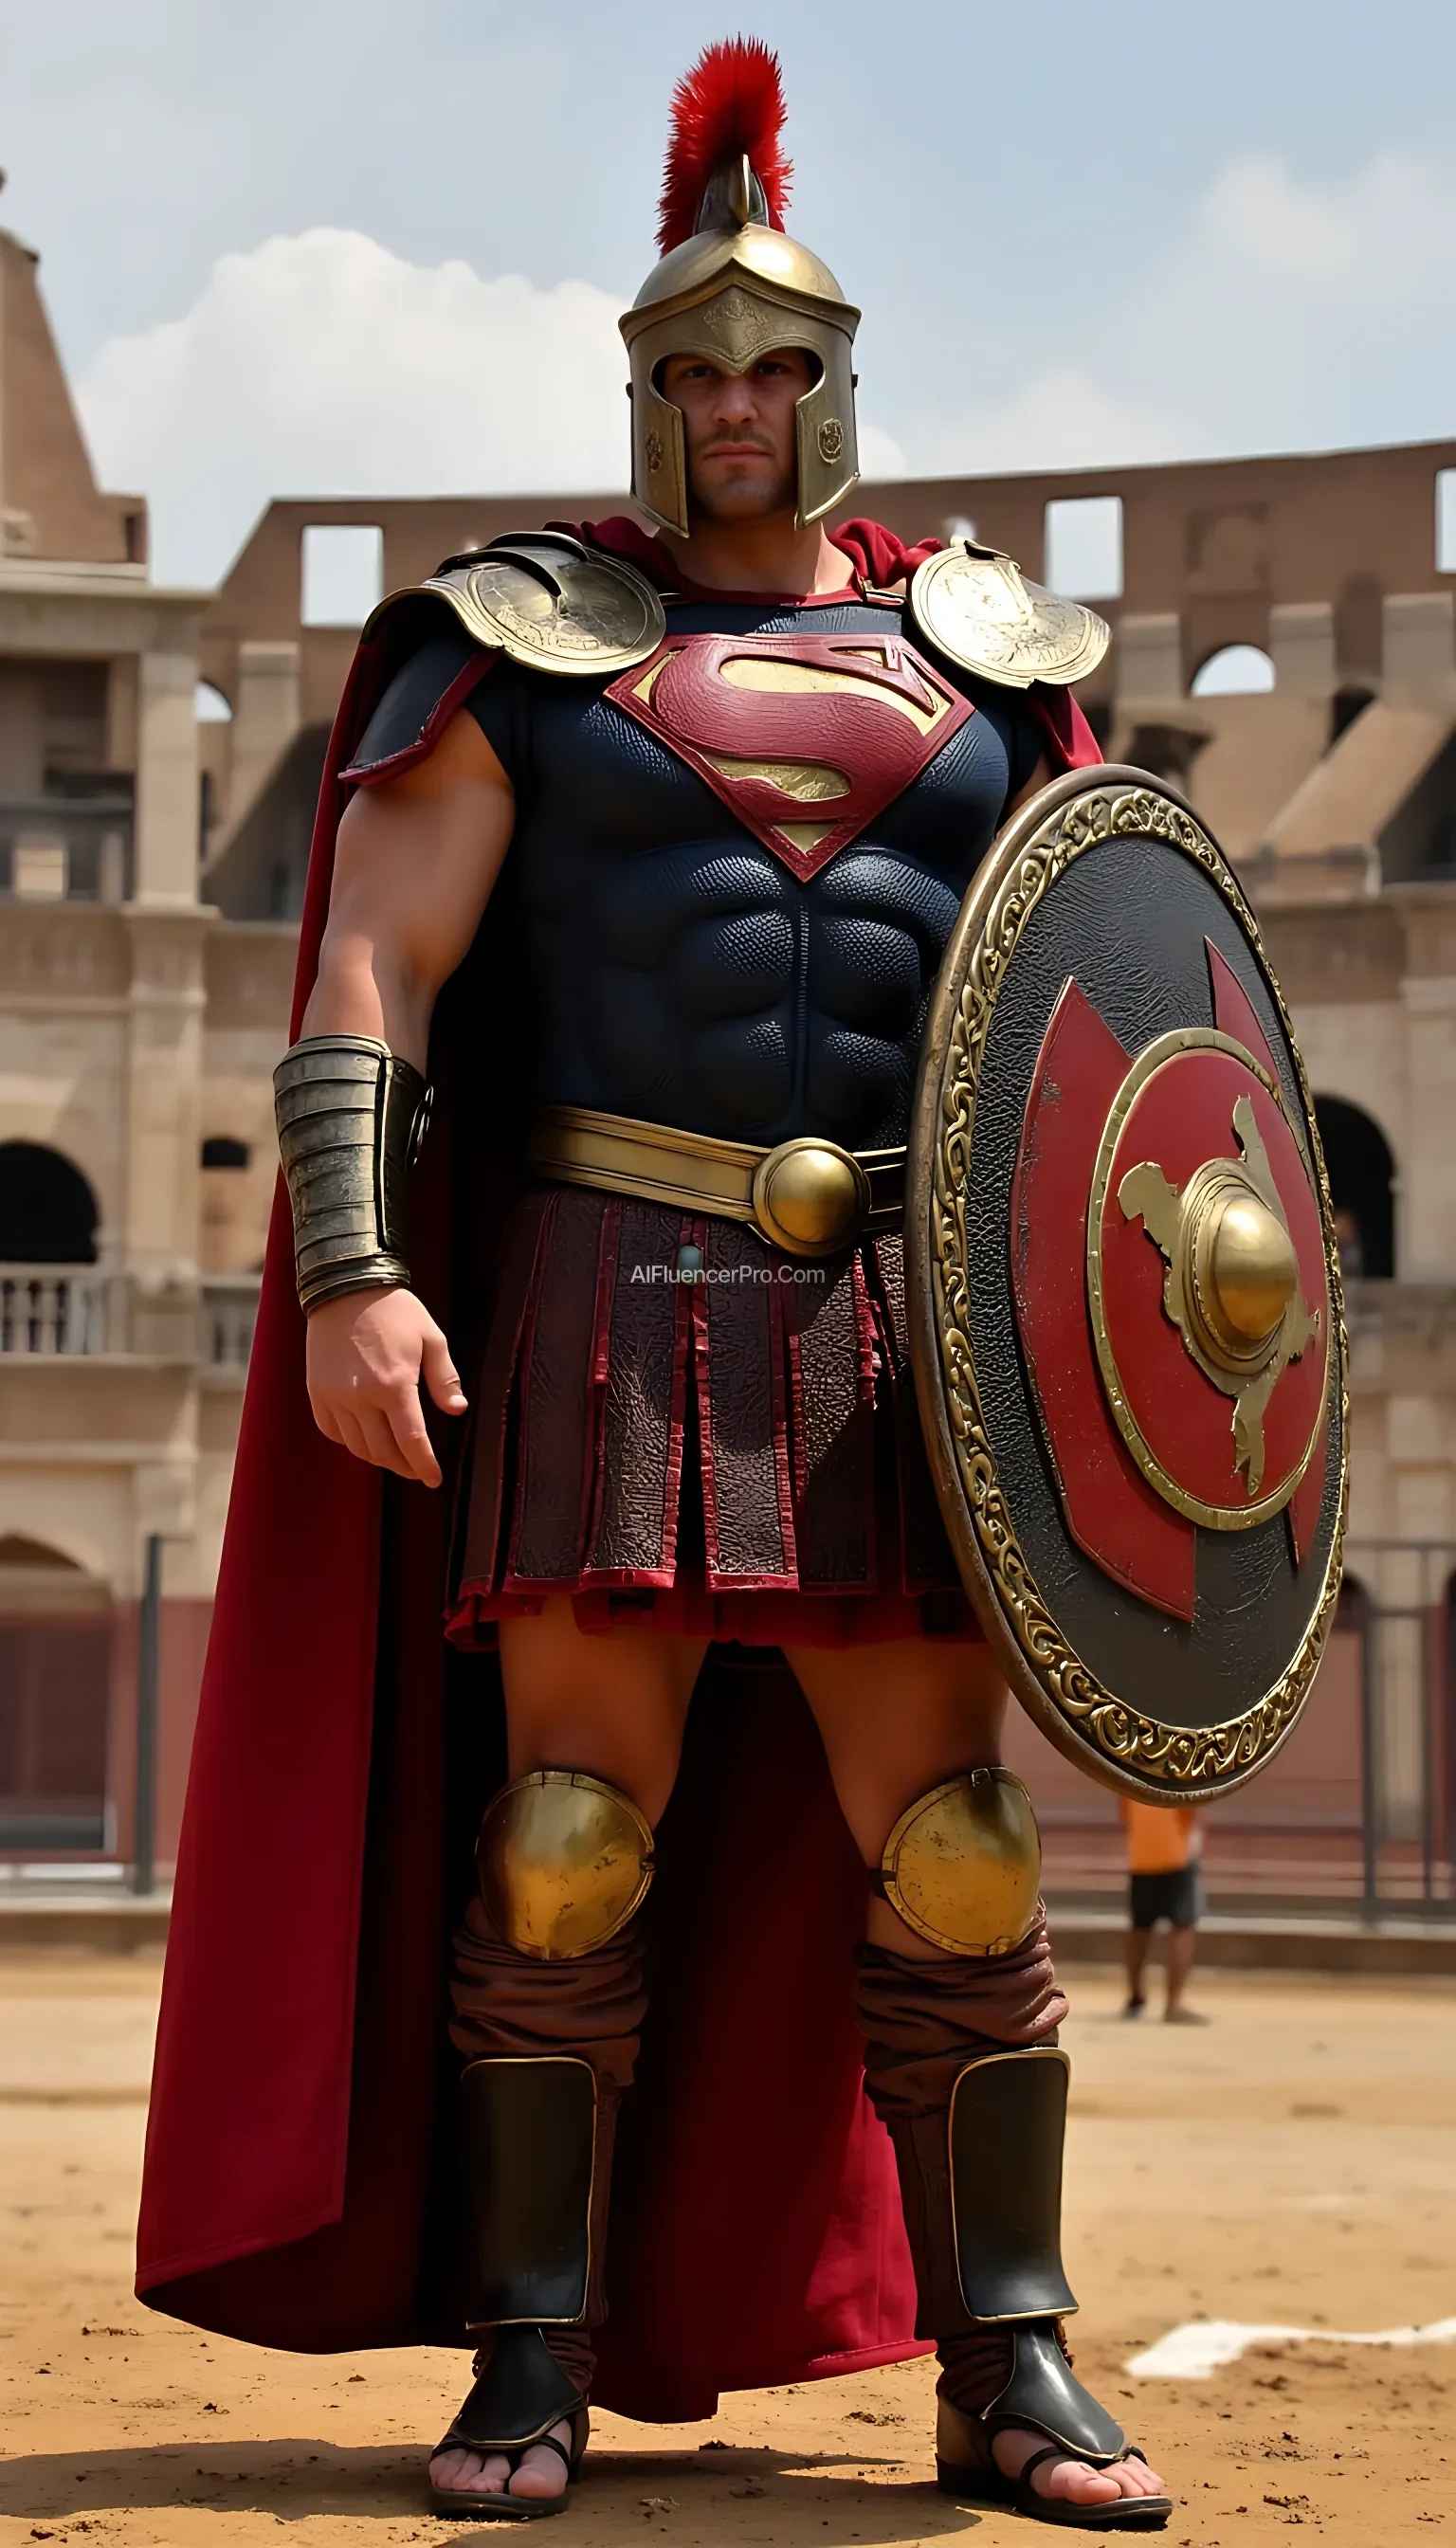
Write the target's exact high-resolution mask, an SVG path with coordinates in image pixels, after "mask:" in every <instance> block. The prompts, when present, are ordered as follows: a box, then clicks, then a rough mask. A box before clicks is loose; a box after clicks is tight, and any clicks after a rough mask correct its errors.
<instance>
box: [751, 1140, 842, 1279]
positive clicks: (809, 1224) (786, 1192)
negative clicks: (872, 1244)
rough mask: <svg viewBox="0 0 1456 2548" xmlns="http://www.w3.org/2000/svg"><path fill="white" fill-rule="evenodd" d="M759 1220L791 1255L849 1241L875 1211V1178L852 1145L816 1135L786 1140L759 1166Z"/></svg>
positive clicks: (818, 1252)
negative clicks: (871, 1188) (872, 1198)
mask: <svg viewBox="0 0 1456 2548" xmlns="http://www.w3.org/2000/svg"><path fill="white" fill-rule="evenodd" d="M753 1205H754V1220H755V1221H756V1223H757V1224H758V1227H759V1229H761V1230H762V1231H763V1233H764V1236H765V1237H766V1238H769V1239H772V1240H773V1242H774V1246H775V1247H781V1248H782V1249H783V1251H784V1253H785V1254H786V1255H788V1256H830V1255H832V1254H833V1253H834V1250H835V1249H836V1248H838V1247H847V1246H848V1245H849V1243H850V1241H851V1239H852V1238H854V1237H855V1236H856V1234H857V1232H858V1231H859V1230H860V1229H861V1228H862V1227H863V1225H864V1222H865V1217H866V1215H867V1213H868V1211H869V1180H868V1178H867V1177H866V1176H865V1171H864V1169H863V1168H862V1167H861V1165H860V1162H859V1160H858V1159H857V1158H856V1157H855V1156H854V1154H853V1152H852V1151H849V1150H842V1149H841V1148H840V1147H839V1145H838V1143H837V1142H835V1141H821V1140H818V1139H816V1138H814V1137H813V1136H812V1135H811V1136H807V1137H804V1138H800V1139H798V1140H795V1141H780V1142H779V1144H778V1147H777V1149H776V1150H771V1151H770V1152H769V1155H768V1157H767V1158H766V1159H761V1160H760V1162H759V1165H758V1167H757V1169H756V1170H755V1172H754V1191H753Z"/></svg>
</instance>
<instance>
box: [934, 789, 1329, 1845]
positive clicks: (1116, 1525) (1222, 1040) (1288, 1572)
mask: <svg viewBox="0 0 1456 2548" xmlns="http://www.w3.org/2000/svg"><path fill="white" fill-rule="evenodd" d="M906 1249H907V1258H908V1275H909V1290H910V1301H911V1346H912V1352H913V1356H914V1363H915V1378H916V1387H917V1391H918V1395H919V1400H920V1410H921V1417H922V1421H923V1424H924V1427H925V1432H926V1439H927V1443H928V1446H929V1450H930V1456H931V1465H932V1468H933V1471H934V1473H935V1478H936V1487H937V1492H938V1494H939V1497H940V1501H941V1507H942V1510H943V1513H944V1515H945V1519H946V1523H947V1527H948V1529H949V1531H950V1534H951V1540H952V1545H953V1547H954V1548H955V1550H956V1559H957V1563H958V1565H959V1568H960V1572H961V1575H962V1577H963V1579H964V1581H965V1584H966V1587H967V1590H968V1591H969V1593H970V1595H971V1598H972V1600H973V1601H974V1603H975V1606H976V1610H977V1612H978V1614H979V1616H980V1619H981V1622H982V1624H983V1626H984V1628H985V1630H986V1633H987V1635H988V1637H989V1638H990V1640H991V1643H992V1645H993V1647H994V1648H995V1649H996V1651H997V1653H998V1654H999V1656H1000V1658H1001V1660H1002V1662H1003V1664H1004V1666H1005V1669H1006V1672H1007V1675H1008V1678H1009V1679H1010V1682H1011V1685H1012V1687H1013V1689H1014V1690H1015V1691H1016V1693H1017V1696H1018V1697H1019V1698H1020V1699H1021V1701H1022V1702H1023V1704H1024V1705H1025V1706H1026V1707H1027V1709H1028V1710H1029V1711H1030V1713H1031V1715H1032V1716H1033V1717H1034V1718H1035V1719H1036V1721H1037V1723H1038V1724H1039V1725H1040V1726H1041V1728H1042V1730H1043V1732H1044V1733H1045V1734H1047V1735H1048V1736H1049V1737H1050V1739H1051V1741H1052V1742H1053V1743H1055V1744H1056V1745H1057V1747H1058V1749H1059V1750H1060V1751H1062V1752H1064V1753H1066V1754H1067V1755H1068V1756H1069V1757H1070V1758H1071V1759H1073V1760H1075V1761H1076V1762H1078V1764H1079V1765H1080V1766H1081V1767H1082V1768H1083V1769H1085V1770H1088V1771H1090V1772H1091V1773H1092V1774H1093V1775H1094V1776H1096V1777H1099V1778H1101V1779H1102V1780H1103V1781H1104V1782H1105V1783H1106V1784H1108V1785H1110V1786H1114V1787H1117V1788H1120V1789H1122V1790H1124V1791H1125V1792H1127V1793H1129V1794H1132V1795H1138V1796H1143V1797H1148V1798H1152V1799H1155V1800H1156V1801H1158V1802H1160V1803H1171V1802H1174V1801H1185V1802H1199V1801H1205V1800H1207V1799H1209V1798H1211V1797H1214V1796H1218V1795H1225V1794H1227V1793H1228V1792H1229V1789H1230V1788H1233V1787H1236V1786H1240V1785H1241V1784H1242V1783H1243V1781H1244V1780H1245V1779H1247V1778H1249V1777H1252V1776H1253V1775H1254V1774H1255V1773H1256V1772H1257V1771H1258V1770H1259V1769H1261V1768H1262V1767H1263V1765H1264V1763H1265V1762H1267V1761H1268V1760H1269V1759H1270V1757H1271V1756H1272V1754H1273V1753H1274V1752H1275V1751H1276V1750H1277V1749H1278V1747H1279V1745H1280V1744H1281V1743H1282V1742H1283V1741H1284V1740H1285V1738H1286V1736H1287V1735H1288V1733H1289V1731H1290V1728H1291V1727H1292V1726H1293V1725H1294V1724H1295V1722H1296V1720H1297V1718H1298V1716H1299V1713H1300V1710H1301V1708H1302V1707H1303V1705H1304V1703H1305V1700H1306V1697H1307V1696H1308V1693H1309V1689H1310V1685H1311V1683H1312V1681H1313V1679H1314V1676H1315V1670H1316V1666H1317V1665H1318V1663H1319V1655H1320V1651H1321V1649H1322V1646H1323V1642H1324V1637H1325V1634H1326V1632H1327V1629H1328V1626H1329V1622H1330V1618H1331V1615H1332V1612H1333V1607H1334V1600H1335V1595H1336V1592H1337V1591H1338V1585H1339V1564H1340V1542H1341V1537H1342V1532H1343V1526H1344V1509H1345V1492H1346V1450H1345V1424H1346V1397H1345V1350H1346V1349H1345V1334H1344V1320H1343V1313H1342V1308H1341V1298H1340V1286H1339V1259H1338V1254H1337V1250H1336V1245H1335V1238H1334V1229H1333V1222H1332V1216H1331V1213H1330V1207H1329V1195H1328V1189H1327V1187H1326V1184H1325V1179H1324V1169H1323V1162H1322V1159H1321V1156H1320V1151H1319V1134H1318V1131H1317V1129H1316V1125H1315V1115H1314V1108H1313V1105H1312V1102H1311V1098H1310V1092H1309V1087H1308V1084H1307V1082H1306V1079H1305V1073H1304V1069H1303V1065H1302V1064H1301V1061H1300V1057H1299V1053H1298V1050H1297V1049H1296V1047H1295V1043H1294V1039H1293V1036H1292V1034H1291V1031H1290V1024H1289V1019H1288V1016H1287V1014H1286V1012H1285V1008H1284V1003H1283V1000H1282V999H1281V997H1280V993H1279V988H1278V985H1277V983H1276V982H1275V980H1274V976H1273V974H1272V973H1271V971H1270V969H1269V965H1268V961H1267V958H1266V956H1265V955H1264V952H1263V948H1262V946H1261V944H1260V940H1259V933H1258V929H1257V926H1256V924H1255V921H1254V917H1253V914H1252V913H1251V911H1250V910H1249V907H1248V905H1247V903H1246V902H1245V900H1244V898H1243V895H1242V893H1241V892H1240V890H1239V887H1238V883H1237V880H1236V878H1235V877H1234V875H1233V874H1232V872H1231V870H1230V868H1229V865H1227V863H1226V861H1225V860H1224V858H1223V856H1222V854H1221V852H1220V850H1219V847H1218V844H1217V843H1216V842H1215V841H1214V840H1213V838H1212V837H1211V835H1210V833H1209V832H1208V830H1207V829H1206V827H1205V826H1204V825H1203V824H1202V823H1201V822H1200V821H1199V819H1198V817H1197V815H1196V814H1194V813H1193V812H1192V810H1191V809H1190V807H1189V806H1187V805H1186V804H1185V803H1184V802H1183V800H1182V799H1181V798H1180V797H1178V796H1177V795H1175V794H1174V793H1173V792H1172V790H1171V789H1169V788H1167V787H1165V786H1164V785H1163V784H1162V783H1161V782H1160V781H1158V780H1154V779H1152V778H1149V777H1148V776H1147V775H1146V774H1145V773H1144V772H1141V771H1138V770H1127V769H1118V768H1105V769H1099V770H1093V771H1076V772H1073V773H1071V774H1069V775H1068V776H1066V777H1064V778H1059V779H1056V780H1054V781H1053V782H1052V783H1051V785H1050V786H1048V787H1046V788H1044V789H1043V790H1042V792H1041V793H1040V794H1039V795H1038V796H1037V797H1035V798H1034V799H1033V800H1032V802H1031V803H1030V804H1028V805H1027V806H1025V807H1024V808H1023V809H1022V811H1021V812H1020V813H1019V814H1017V815H1015V816H1014V817H1013V819H1012V820H1011V822H1010V823H1008V824H1007V826H1006V828H1005V829H1004V831H1003V832H1002V834H1001V836H1000V838H999V840H998V841H997V843H996V845H995V848H994V849H993V851H992V852H991V855H990V856H989V858H988V859H987V860H986V861H985V863H984V865H983V866H982V867H981V869H980V870H979V872H978V874H977V876H976V878H975V881H974V883H973V885H972V887H971V889H970V892H969V893H968V894H967V896H966V899H965V902H964V904H963V906H962V908H961V911H960V914H959V918H958V920H957V922H956V929H955V931H954V934H953V936H952V938H951V942H950V945H949V947H948V948H947V951H946V956H945V961H944V963H943V965H942V969H941V974H940V978H939V981H938V983H937V986H936V991H935V996H934V1000H933V1003H932V1009H931V1016H930V1022H929V1029H928V1033H927V1038H926V1044H925V1048H924V1052H923V1056H922V1062H921V1074H920V1084H919V1089H918V1092H917V1098H916V1107H915V1117H914V1123H913V1128H912V1136H911V1144H910V1162H909V1186H908V1198H907V1212H906Z"/></svg>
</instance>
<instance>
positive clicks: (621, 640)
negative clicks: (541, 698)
mask: <svg viewBox="0 0 1456 2548" xmlns="http://www.w3.org/2000/svg"><path fill="white" fill-rule="evenodd" d="M421 597H428V598H432V599H434V600H437V601H442V602H444V603H445V604H446V606H447V607H448V608H449V609H450V610H451V611H453V613H454V615H455V617H456V618H457V619H458V620H459V622H460V624H461V626H462V628H464V629H465V631H466V633H467V635H469V636H471V637H473V638H474V639H475V640H476V642H477V644H478V645H481V646H489V647H491V648H492V649H493V650H496V651H499V652H500V654H502V655H509V656H510V657H511V659H512V660H513V661H514V662H515V663H517V664H525V665H528V666H529V667H530V668H531V670H532V671H534V672H538V673H566V674H572V673H576V674H583V675H594V676H596V677H597V678H599V677H600V676H602V675H603V674H605V675H610V674H614V673H625V672H627V671H629V670H630V668H631V666H632V665H633V664H640V663H643V662H645V660H646V658H647V657H648V656H649V655H651V654H652V653H654V652H655V650H656V648H657V647H659V646H660V645H661V644H662V641H663V638H664V636H665V635H666V633H667V625H668V623H667V615H666V613H665V611H664V609H663V605H662V598H661V595H660V594H659V593H658V592H657V590H656V587H655V586H653V585H651V584H649V582H648V580H647V578H646V576H643V575H639V574H638V573H637V571H636V568H635V567H630V566H627V565H625V564H624V563H623V561H622V560H621V559H620V558H614V557H607V556H605V555H604V554H602V553H601V552H599V551H598V550H595V549H589V548H588V547H586V545H585V544H584V542H582V541H581V540H578V539H574V538H573V537H572V536H571V534H570V532H567V531H518V532H517V531H512V532H506V533H503V534H502V535H501V537H500V539H497V540H493V541H492V542H491V545H490V547H489V548H487V549H482V550H480V551H479V552H478V553H477V552H471V553H469V554H467V555H465V556H463V557H452V558H446V560H445V562H444V564H443V566H440V567H437V568H436V570H435V572H434V574H433V575H432V576H429V577H427V578H426V580H425V582H424V583H423V584H422V585H416V586H414V587H413V588H412V589H411V590H410V591H408V592H394V593H391V594H390V595H389V597H388V599H387V600H385V601H382V602H381V603H380V605H379V608H378V610H376V611H375V612H374V614H373V616H372V617H371V618H370V619H369V620H368V621H367V622H366V625H365V629H364V634H365V636H366V637H369V636H372V635H373V633H374V631H375V629H376V628H377V627H378V625H379V623H380V621H381V620H382V619H383V617H384V615H385V613H386V612H388V611H392V610H394V609H396V608H397V607H398V606H399V604H400V603H401V602H408V601H411V600H412V601H418V600H419V599H420V598H421Z"/></svg>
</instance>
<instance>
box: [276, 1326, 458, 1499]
mask: <svg viewBox="0 0 1456 2548" xmlns="http://www.w3.org/2000/svg"><path fill="white" fill-rule="evenodd" d="M421 1379H422V1380H423V1383H424V1386H425V1388H426V1389H427V1390H428V1391H429V1394H430V1396H431V1398H432V1399H433V1400H434V1403H435V1405H436V1407H438V1409H439V1410H440V1412H441V1414H442V1415H463V1414H464V1413H465V1408H466V1398H465V1392H464V1391H463V1389H462V1388H461V1386H460V1375H459V1373H458V1372H457V1371H456V1369H455V1366H454V1364H453V1362H452V1361H451V1360H450V1348H449V1346H448V1344H447V1343H446V1342H445V1338H444V1336H443V1334H442V1333H441V1330H440V1329H439V1328H438V1327H437V1326H436V1325H435V1322H434V1320H433V1319H432V1318H431V1317H430V1314H429V1312H428V1310H427V1309H426V1308H425V1306H424V1303H423V1302H422V1301H417V1300H416V1299H415V1297H414V1294H413V1293H412V1292H406V1291H400V1290H397V1291H376V1292H346V1293H345V1294H344V1295H343V1297H342V1299H341V1300H337V1301H324V1302H322V1303H320V1305H319V1307H318V1309H317V1310H315V1311H314V1312H313V1314H312V1316H311V1317H310V1319H309V1403H310V1405H311V1406H312V1408H313V1410H314V1420H315V1422H316V1423H317V1424H318V1430H319V1432H320V1433H323V1434H325V1435H326V1436H327V1438H328V1440H329V1441H330V1442H341V1443H342V1444H343V1447H344V1449H345V1450H346V1451H352V1452H353V1454H354V1457H355V1459H356V1460H368V1461H369V1462H370V1463H371V1465H372V1466H373V1467H374V1468H376V1469H393V1471H394V1473H395V1476H396V1477H397V1478H417V1479H418V1481H419V1483H420V1485H421V1486H425V1487H437V1486H438V1485H439V1483H440V1464H439V1462H438V1460H437V1459H436V1458H435V1455H434V1452H433V1450H432V1449H431V1447H430V1439H429V1435H428V1433H427V1432H426V1431H425V1429H424V1410H423V1409H422V1407H421V1406H420V1403H419V1387H420V1382H421Z"/></svg>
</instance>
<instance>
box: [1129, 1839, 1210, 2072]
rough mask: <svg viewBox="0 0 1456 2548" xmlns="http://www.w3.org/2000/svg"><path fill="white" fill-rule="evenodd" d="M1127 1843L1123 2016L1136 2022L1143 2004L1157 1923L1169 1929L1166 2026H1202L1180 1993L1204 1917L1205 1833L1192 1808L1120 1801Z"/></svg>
mask: <svg viewBox="0 0 1456 2548" xmlns="http://www.w3.org/2000/svg"><path fill="white" fill-rule="evenodd" d="M1118 1802H1119V1808H1120V1810H1121V1813H1122V1817H1123V1830H1124V1833H1125V1834H1126V1837H1127V1844H1128V1878H1129V1888H1128V1889H1129V1894H1130V1897H1131V1899H1130V1903H1129V1912H1130V1917H1131V1922H1132V1925H1131V1927H1130V1929H1129V1931H1128V2005H1127V2007H1126V2008H1125V2009H1124V2011H1123V2015H1124V2016H1125V2017H1140V2016H1141V2015H1142V2012H1143V2010H1144V2008H1145V2007H1146V2005H1147V2002H1146V1999H1145V1998H1144V1996H1143V1990H1142V1976H1143V1973H1144V1971H1145V1969H1146V1965H1147V1951H1148V1948H1149V1947H1150V1946H1151V1944H1152V1933H1153V1930H1154V1929H1155V1928H1156V1926H1157V1924H1158V1922H1159V1920H1166V1922H1167V1924H1168V1998H1167V2006H1166V2007H1165V2008H1164V2010H1163V2016H1164V2018H1165V2019H1166V2021H1167V2023H1168V2025H1169V2026H1206V2025H1207V2023H1208V2020H1207V2019H1206V2018H1204V2017H1201V2016H1200V2015H1199V2014H1198V2012H1197V2010H1195V2009H1191V2008H1185V2007H1184V2005H1183V1992H1184V1989H1185V1987H1186V1985H1187V1981H1188V1976H1189V1974H1190V1973H1191V1972H1192V1970H1193V1956H1194V1950H1195V1948H1196V1945H1197V1941H1198V1923H1199V1920H1200V1917H1201V1916H1202V1912H1203V1874H1202V1869H1201V1866H1200V1860H1201V1859H1202V1856H1203V1834H1202V1832H1201V1831H1200V1830H1199V1828H1198V1813H1197V1809H1196V1808H1195V1807H1194V1806H1192V1805H1144V1804H1135V1803H1134V1802H1133V1800H1132V1798H1131V1797H1129V1796H1122V1797H1120V1798H1119V1799H1118Z"/></svg>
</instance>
